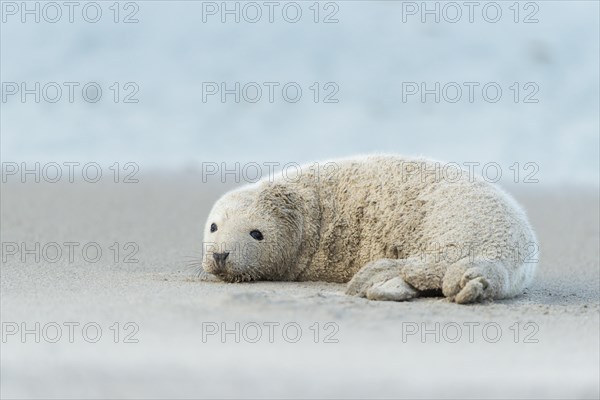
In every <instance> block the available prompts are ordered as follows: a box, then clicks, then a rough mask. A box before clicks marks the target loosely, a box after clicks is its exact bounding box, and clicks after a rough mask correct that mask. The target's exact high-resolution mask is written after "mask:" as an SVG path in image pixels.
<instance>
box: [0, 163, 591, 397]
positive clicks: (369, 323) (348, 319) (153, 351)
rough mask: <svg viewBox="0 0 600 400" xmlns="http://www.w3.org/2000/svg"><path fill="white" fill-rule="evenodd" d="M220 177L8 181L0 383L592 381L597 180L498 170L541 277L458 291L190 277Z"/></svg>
mask: <svg viewBox="0 0 600 400" xmlns="http://www.w3.org/2000/svg"><path fill="white" fill-rule="evenodd" d="M229 187H230V186H225V185H218V184H214V185H208V184H202V183H201V181H200V179H199V177H198V176H196V175H193V174H183V173H182V174H177V175H156V176H144V177H142V178H141V181H140V183H137V184H123V183H120V184H115V183H110V182H100V183H97V184H89V183H85V182H80V183H75V184H69V183H58V184H50V183H40V184H35V183H27V184H21V183H8V184H4V185H3V186H2V197H1V201H2V214H1V217H2V226H1V234H2V246H3V248H2V257H3V259H2V269H1V316H2V317H1V319H2V352H1V377H2V385H1V386H2V388H1V395H2V398H6V399H9V398H167V397H170V398H256V397H265V398H312V397H314V398H316V397H326V398H365V397H370V398H598V396H599V381H598V376H599V375H600V367H599V364H600V363H599V362H600V359H599V357H600V352H599V342H598V337H599V334H600V332H599V323H600V321H599V312H600V306H599V286H600V281H599V264H598V262H599V240H600V238H599V210H598V204H599V198H598V190H597V188H596V189H594V188H585V187H565V186H540V185H531V186H527V185H520V186H514V187H507V188H506V189H507V190H508V191H509V192H510V193H511V194H513V195H514V196H515V198H516V199H517V200H518V201H519V202H520V203H521V204H522V205H523V206H524V207H525V209H526V210H527V211H528V214H529V216H530V219H531V222H532V224H533V226H534V228H535V229H536V231H537V234H538V237H539V240H540V244H541V257H540V261H539V267H538V274H537V278H536V280H535V283H534V285H533V286H532V287H531V288H529V289H528V290H527V292H526V293H525V294H524V295H523V296H520V297H518V298H515V299H510V300H504V301H496V302H493V303H486V304H478V305H470V306H461V305H457V304H453V303H449V302H447V301H446V300H444V299H442V298H435V297H431V298H421V299H417V300H415V301H410V302H404V303H394V302H370V301H367V300H365V299H360V298H354V297H348V296H346V295H344V293H343V291H344V285H339V284H330V283H317V282H314V283H277V282H259V283H251V284H225V283H209V282H200V281H198V280H197V279H195V278H194V268H193V267H189V266H188V263H189V262H190V261H193V260H194V259H196V260H197V259H199V257H200V253H201V250H202V229H203V224H204V222H205V218H206V216H207V214H208V211H209V209H210V207H211V205H212V204H213V202H214V201H215V200H216V198H217V197H218V196H219V195H220V194H222V193H223V192H224V191H225V190H227V189H228V188H229ZM36 243H39V250H36V247H35V246H36ZM98 248H99V249H101V254H99V253H97V252H96V251H97V249H98ZM57 249H58V250H59V251H60V254H59V253H58V252H57ZM69 249H72V251H70V252H69V251H68V250H69ZM84 249H85V251H84ZM67 253H68V254H67ZM38 256H39V260H36V257H38ZM36 324H39V325H36Z"/></svg>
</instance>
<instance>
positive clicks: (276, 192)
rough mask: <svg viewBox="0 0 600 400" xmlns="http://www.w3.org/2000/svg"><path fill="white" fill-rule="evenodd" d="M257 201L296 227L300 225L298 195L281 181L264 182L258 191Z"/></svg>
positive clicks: (299, 201) (300, 216)
mask: <svg viewBox="0 0 600 400" xmlns="http://www.w3.org/2000/svg"><path fill="white" fill-rule="evenodd" d="M258 201H259V202H261V203H262V204H264V205H265V206H267V208H268V209H269V210H270V211H272V212H273V214H275V215H277V216H278V217H279V218H281V219H282V220H283V221H284V222H287V223H289V224H291V225H295V226H298V227H301V226H302V213H301V207H300V206H301V201H302V199H301V198H300V195H299V194H298V193H297V192H296V191H294V190H293V189H291V188H290V187H288V186H287V185H284V184H281V183H268V184H265V185H264V187H263V189H262V190H261V192H260V195H259V197H258Z"/></svg>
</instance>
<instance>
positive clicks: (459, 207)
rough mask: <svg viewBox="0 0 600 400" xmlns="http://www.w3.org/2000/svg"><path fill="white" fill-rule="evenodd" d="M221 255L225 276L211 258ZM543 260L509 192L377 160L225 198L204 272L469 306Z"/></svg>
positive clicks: (450, 173)
mask: <svg viewBox="0 0 600 400" xmlns="http://www.w3.org/2000/svg"><path fill="white" fill-rule="evenodd" d="M321 165H323V164H321ZM437 165H438V167H439V166H442V167H443V166H444V164H441V163H440V164H437ZM436 171H437V172H436ZM444 171H445V172H446V173H445V174H444ZM438 172H439V173H438ZM211 224H216V226H217V231H215V232H211V231H210V227H211ZM252 230H259V231H260V232H261V233H262V234H263V236H264V239H263V240H260V241H259V240H256V239H254V238H253V237H251V236H250V232H251V231H252ZM225 252H227V253H229V256H228V257H227V259H226V262H225V263H223V264H222V265H219V264H218V263H217V262H215V259H214V257H213V253H225ZM536 252H537V240H536V237H535V235H534V232H533V230H532V228H531V226H530V225H529V223H528V221H527V218H526V216H525V213H524V212H523V210H522V209H521V208H520V207H519V206H518V205H517V204H516V202H515V201H514V200H513V199H512V198H511V197H510V196H508V195H507V194H506V193H504V192H503V191H502V190H501V189H499V188H497V187H495V186H493V185H490V184H488V183H486V182H484V181H482V180H481V179H474V178H473V177H470V176H468V174H467V173H466V171H462V172H460V171H459V170H458V169H455V168H446V169H442V168H437V169H436V164H435V162H434V161H431V160H425V159H410V158H402V157H398V156H389V155H373V156H366V157H358V158H354V159H345V160H337V161H335V164H329V168H328V171H323V170H317V168H315V167H314V164H312V165H307V166H304V167H303V168H302V174H301V175H300V176H299V178H298V179H291V178H290V179H284V178H282V177H280V178H278V179H276V180H274V181H273V182H270V181H269V180H267V179H265V180H263V181H261V182H258V183H256V184H251V185H246V186H243V187H241V188H239V189H236V190H234V191H231V192H229V193H227V194H225V195H224V196H223V197H222V198H221V199H219V200H218V201H217V203H216V204H215V206H214V207H213V209H212V210H211V212H210V215H209V218H208V220H207V224H206V229H205V256H204V260H203V268H204V271H206V272H207V273H210V274H214V275H215V276H218V277H219V278H220V279H222V280H225V281H230V282H241V281H249V280H286V281H328V282H348V287H347V293H348V294H352V295H358V296H363V297H367V298H369V299H373V300H396V301H399V300H408V299H410V298H413V297H416V296H418V295H420V294H422V293H423V292H429V291H438V292H441V293H442V294H443V295H444V296H446V297H447V298H448V299H450V300H452V301H456V302H457V303H470V302H477V301H481V300H485V299H500V298H506V297H511V296H515V295H517V294H519V293H522V291H523V290H524V288H525V287H527V285H528V284H529V283H530V282H531V281H532V279H533V275H534V271H535V267H536V262H535V259H534V257H537V253H536Z"/></svg>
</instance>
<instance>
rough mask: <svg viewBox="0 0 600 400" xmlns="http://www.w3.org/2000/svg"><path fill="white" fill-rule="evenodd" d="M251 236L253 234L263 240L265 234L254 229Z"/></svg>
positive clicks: (255, 237)
mask: <svg viewBox="0 0 600 400" xmlns="http://www.w3.org/2000/svg"><path fill="white" fill-rule="evenodd" d="M250 236H252V237H253V238H254V239H256V240H263V235H262V233H260V231H256V230H254V231H252V232H250Z"/></svg>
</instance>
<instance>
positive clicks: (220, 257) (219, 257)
mask: <svg viewBox="0 0 600 400" xmlns="http://www.w3.org/2000/svg"><path fill="white" fill-rule="evenodd" d="M228 255H229V253H227V252H226V253H213V258H214V259H215V261H216V262H217V265H218V266H220V267H222V266H223V265H224V264H225V260H226V259H227V256H228Z"/></svg>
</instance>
